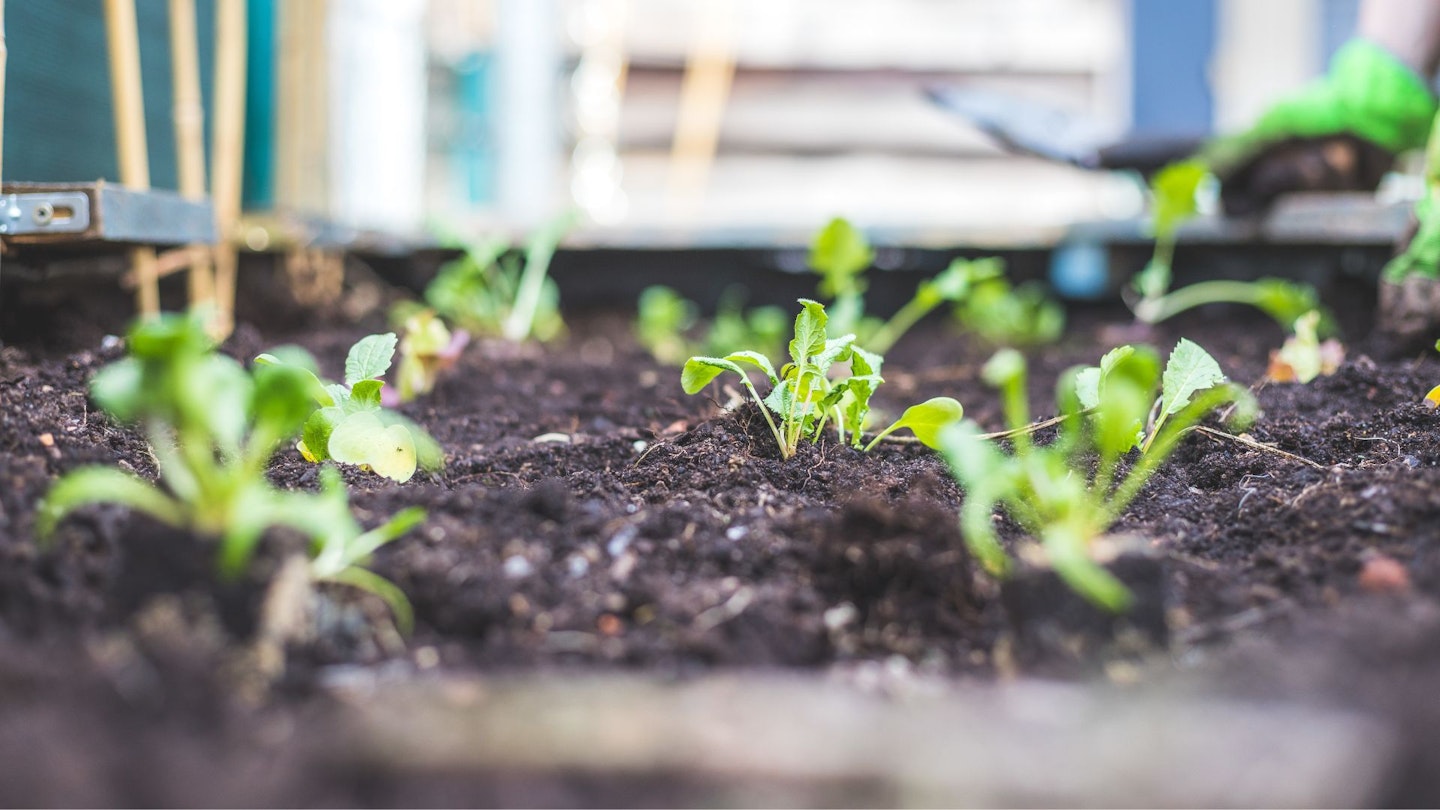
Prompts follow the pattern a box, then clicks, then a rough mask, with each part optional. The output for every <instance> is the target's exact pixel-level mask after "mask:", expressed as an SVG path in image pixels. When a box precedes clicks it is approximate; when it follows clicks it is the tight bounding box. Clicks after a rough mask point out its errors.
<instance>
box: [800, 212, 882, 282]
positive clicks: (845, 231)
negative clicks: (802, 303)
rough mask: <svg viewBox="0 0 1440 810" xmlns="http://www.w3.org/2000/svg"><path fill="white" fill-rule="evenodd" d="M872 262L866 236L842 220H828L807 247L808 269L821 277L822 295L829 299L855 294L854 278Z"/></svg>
mask: <svg viewBox="0 0 1440 810" xmlns="http://www.w3.org/2000/svg"><path fill="white" fill-rule="evenodd" d="M874 261H875V251H873V250H871V249H870V243H869V242H867V241H866V239H865V235H864V234H862V233H860V231H859V230H857V229H856V228H855V226H854V225H851V224H850V222H849V221H848V220H846V219H844V218H842V217H836V218H834V219H832V220H830V222H829V223H828V224H826V226H825V228H824V229H823V230H821V231H820V233H818V234H816V236H815V241H814V242H812V243H811V245H810V266H811V267H813V268H814V269H815V271H816V272H818V273H820V275H821V276H822V277H823V280H822V281H821V282H820V292H821V294H822V295H825V296H828V297H830V298H835V297H838V296H840V295H844V294H846V293H849V292H858V290H856V289H855V288H856V287H857V286H858V285H857V283H856V280H855V277H856V276H858V275H860V274H861V273H862V272H864V271H865V268H867V267H869V266H870V264H871V263H872V262H874Z"/></svg>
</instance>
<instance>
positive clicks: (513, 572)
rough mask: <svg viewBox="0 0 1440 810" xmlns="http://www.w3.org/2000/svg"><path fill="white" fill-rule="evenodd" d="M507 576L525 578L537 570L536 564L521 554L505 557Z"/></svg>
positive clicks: (509, 577) (508, 577)
mask: <svg viewBox="0 0 1440 810" xmlns="http://www.w3.org/2000/svg"><path fill="white" fill-rule="evenodd" d="M504 569H505V577H506V578H507V579H523V578H524V577H528V576H530V575H531V574H532V573H534V572H535V566H533V565H531V564H530V561H529V560H527V559H525V558H524V557H522V556H520V555H518V554H517V555H515V556H513V557H506V558H505V564H504Z"/></svg>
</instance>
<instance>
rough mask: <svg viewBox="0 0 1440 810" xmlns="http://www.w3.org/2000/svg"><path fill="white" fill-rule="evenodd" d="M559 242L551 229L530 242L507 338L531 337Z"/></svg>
mask: <svg viewBox="0 0 1440 810" xmlns="http://www.w3.org/2000/svg"><path fill="white" fill-rule="evenodd" d="M557 227H558V226H557ZM559 242H560V238H559V234H553V235H552V234H551V233H549V232H548V230H547V231H544V232H541V233H539V234H537V235H536V236H535V237H534V241H533V242H531V243H530V249H529V250H527V251H526V252H525V270H524V271H523V272H522V273H521V275H520V285H519V289H518V290H517V291H516V293H515V306H514V307H513V308H512V309H511V310H510V315H509V317H507V318H506V319H505V326H504V327H503V329H502V334H504V336H505V339H506V340H510V341H516V342H519V341H522V340H524V339H525V338H527V337H529V336H530V332H531V331H532V330H533V329H534V328H535V315H536V313H538V312H539V310H540V296H541V294H542V293H543V292H544V289H545V276H546V274H547V273H548V272H549V270H550V260H551V259H553V258H554V256H555V248H556V247H557V246H558V245H559Z"/></svg>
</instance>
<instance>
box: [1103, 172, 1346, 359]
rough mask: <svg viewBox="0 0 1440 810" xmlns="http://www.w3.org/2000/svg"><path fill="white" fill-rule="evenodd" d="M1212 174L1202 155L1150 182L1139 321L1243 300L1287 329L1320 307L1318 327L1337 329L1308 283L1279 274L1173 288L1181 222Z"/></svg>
mask: <svg viewBox="0 0 1440 810" xmlns="http://www.w3.org/2000/svg"><path fill="white" fill-rule="evenodd" d="M1207 175H1208V169H1207V167H1206V165H1205V163H1204V162H1202V161H1200V160H1187V161H1182V162H1180V163H1175V164H1172V165H1170V166H1167V167H1165V168H1164V169H1162V170H1161V171H1160V172H1158V173H1157V174H1156V175H1155V178H1154V179H1153V180H1152V182H1151V193H1152V195H1153V197H1154V200H1155V217H1154V229H1155V255H1154V256H1153V257H1151V259H1150V263H1149V264H1147V265H1146V266H1145V269H1144V270H1141V271H1140V272H1139V273H1137V274H1136V275H1135V278H1134V280H1133V281H1132V283H1131V288H1132V291H1133V293H1134V296H1132V297H1130V299H1129V303H1130V308H1131V310H1132V311H1133V312H1134V313H1135V318H1136V319H1137V320H1139V321H1140V322H1141V323H1147V324H1157V323H1160V322H1161V321H1165V320H1168V319H1170V318H1173V317H1175V316H1176V315H1179V314H1180V313H1182V312H1185V311H1187V310H1191V309H1194V308H1195V307H1199V306H1204V305H1205V304H1244V305H1246V306H1252V307H1255V308H1256V309H1259V310H1260V311H1262V312H1264V313H1265V314H1266V315H1269V316H1270V317H1271V318H1274V319H1275V321H1276V322H1277V323H1279V324H1280V326H1281V328H1283V329H1285V330H1286V331H1289V330H1290V329H1291V327H1292V326H1293V325H1294V323H1295V320H1296V319H1297V318H1299V317H1301V316H1302V315H1304V314H1306V313H1307V312H1310V311H1312V310H1314V311H1318V312H1320V315H1321V317H1320V324H1319V328H1320V331H1321V332H1323V333H1327V334H1329V333H1333V332H1334V331H1335V330H1334V321H1333V319H1331V318H1330V316H1329V313H1328V312H1326V311H1325V310H1324V309H1323V308H1322V307H1321V306H1320V296H1319V295H1318V294H1317V293H1316V292H1315V288H1313V287H1311V286H1310V285H1308V284H1301V283H1298V282H1294V281H1287V280H1285V279H1279V278H1262V279H1257V280H1255V281H1228V280H1223V279H1221V280H1216V281H1203V282H1200V283H1198V284H1191V285H1190V286H1188V287H1182V288H1181V289H1178V290H1173V291H1172V290H1171V289H1170V285H1171V281H1172V279H1173V277H1174V258H1175V242H1176V237H1177V234H1178V232H1179V229H1180V225H1181V224H1183V223H1184V222H1185V221H1186V220H1188V219H1190V218H1192V217H1194V216H1195V214H1196V213H1197V210H1198V207H1197V204H1196V193H1197V191H1198V189H1199V187H1200V184H1201V183H1202V182H1204V180H1205V178H1206V177H1207Z"/></svg>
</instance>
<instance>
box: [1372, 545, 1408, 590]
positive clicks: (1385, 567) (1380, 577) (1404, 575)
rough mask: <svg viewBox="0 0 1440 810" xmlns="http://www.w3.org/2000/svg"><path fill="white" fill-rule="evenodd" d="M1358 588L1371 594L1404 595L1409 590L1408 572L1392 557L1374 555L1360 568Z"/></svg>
mask: <svg viewBox="0 0 1440 810" xmlns="http://www.w3.org/2000/svg"><path fill="white" fill-rule="evenodd" d="M1360 587H1361V588H1362V589H1364V590H1367V591H1369V592H1371V593H1405V592H1406V591H1408V590H1410V572H1409V571H1406V570H1405V566H1404V565H1401V564H1400V562H1399V561H1397V560H1396V559H1395V558H1394V557H1387V556H1385V555H1383V554H1380V555H1376V556H1374V557H1371V558H1370V559H1368V560H1366V561H1365V564H1364V565H1363V566H1362V567H1361V568H1360Z"/></svg>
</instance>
